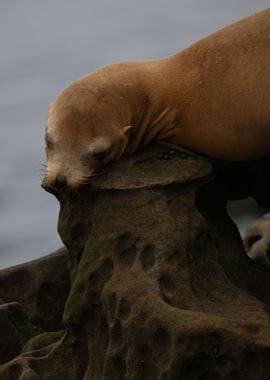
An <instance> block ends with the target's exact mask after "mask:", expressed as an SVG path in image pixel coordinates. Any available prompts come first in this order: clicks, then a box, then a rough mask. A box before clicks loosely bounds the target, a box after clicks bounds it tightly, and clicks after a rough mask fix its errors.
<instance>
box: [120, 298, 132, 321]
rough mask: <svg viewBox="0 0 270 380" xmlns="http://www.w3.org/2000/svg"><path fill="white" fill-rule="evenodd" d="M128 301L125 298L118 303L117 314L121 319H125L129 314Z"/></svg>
mask: <svg viewBox="0 0 270 380" xmlns="http://www.w3.org/2000/svg"><path fill="white" fill-rule="evenodd" d="M130 310H131V307H130V303H129V302H128V301H127V300H126V299H122V300H121V301H120V304H119V310H118V315H119V318H120V319H121V320H122V321H126V320H127V319H128V317H129V315H130Z"/></svg>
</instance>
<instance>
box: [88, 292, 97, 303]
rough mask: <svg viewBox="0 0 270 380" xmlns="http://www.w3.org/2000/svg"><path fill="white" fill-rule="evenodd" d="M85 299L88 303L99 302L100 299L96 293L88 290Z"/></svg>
mask: <svg viewBox="0 0 270 380" xmlns="http://www.w3.org/2000/svg"><path fill="white" fill-rule="evenodd" d="M87 300H88V302H89V303H92V304H95V303H99V301H100V299H99V295H98V293H97V292H94V291H90V292H89V293H88V294H87Z"/></svg>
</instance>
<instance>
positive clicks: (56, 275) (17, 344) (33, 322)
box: [0, 248, 70, 363]
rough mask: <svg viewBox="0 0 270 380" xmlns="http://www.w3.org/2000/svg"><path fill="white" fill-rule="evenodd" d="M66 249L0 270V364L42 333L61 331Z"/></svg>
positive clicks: (66, 285)
mask: <svg viewBox="0 0 270 380" xmlns="http://www.w3.org/2000/svg"><path fill="white" fill-rule="evenodd" d="M67 260H68V257H67V250H66V249H65V248H61V249H59V250H57V251H56V252H54V253H52V254H50V255H48V256H45V257H43V258H41V259H38V260H33V261H31V262H28V263H26V264H21V265H16V266H14V267H11V268H7V269H3V270H1V271H0V305H1V306H0V329H1V336H0V363H5V362H7V361H8V360H11V359H13V358H14V357H15V356H17V355H19V354H20V353H21V351H22V349H23V346H24V344H25V343H26V342H27V341H28V340H29V339H30V338H33V337H34V336H36V335H38V334H41V333H43V332H44V331H58V330H59V329H61V328H62V329H63V323H62V316H63V310H64V305H65V302H66V299H67V296H68V293H69V290H70V274H69V270H68V265H67Z"/></svg>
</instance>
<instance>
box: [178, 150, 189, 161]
mask: <svg viewBox="0 0 270 380" xmlns="http://www.w3.org/2000/svg"><path fill="white" fill-rule="evenodd" d="M179 156H180V157H181V158H182V159H183V160H185V159H187V158H188V157H189V155H188V154H187V153H186V152H180V153H179Z"/></svg>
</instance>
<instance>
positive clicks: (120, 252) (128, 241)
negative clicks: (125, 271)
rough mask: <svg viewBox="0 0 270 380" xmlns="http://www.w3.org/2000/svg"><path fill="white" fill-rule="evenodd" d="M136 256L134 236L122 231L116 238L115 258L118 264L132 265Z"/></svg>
mask: <svg viewBox="0 0 270 380" xmlns="http://www.w3.org/2000/svg"><path fill="white" fill-rule="evenodd" d="M136 256H137V248H136V238H134V237H133V236H132V235H131V234H129V233H124V234H122V235H121V236H119V238H118V244H117V258H118V261H119V263H120V264H122V265H124V266H128V267H129V266H132V265H133V263H134V261H135V259H136Z"/></svg>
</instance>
